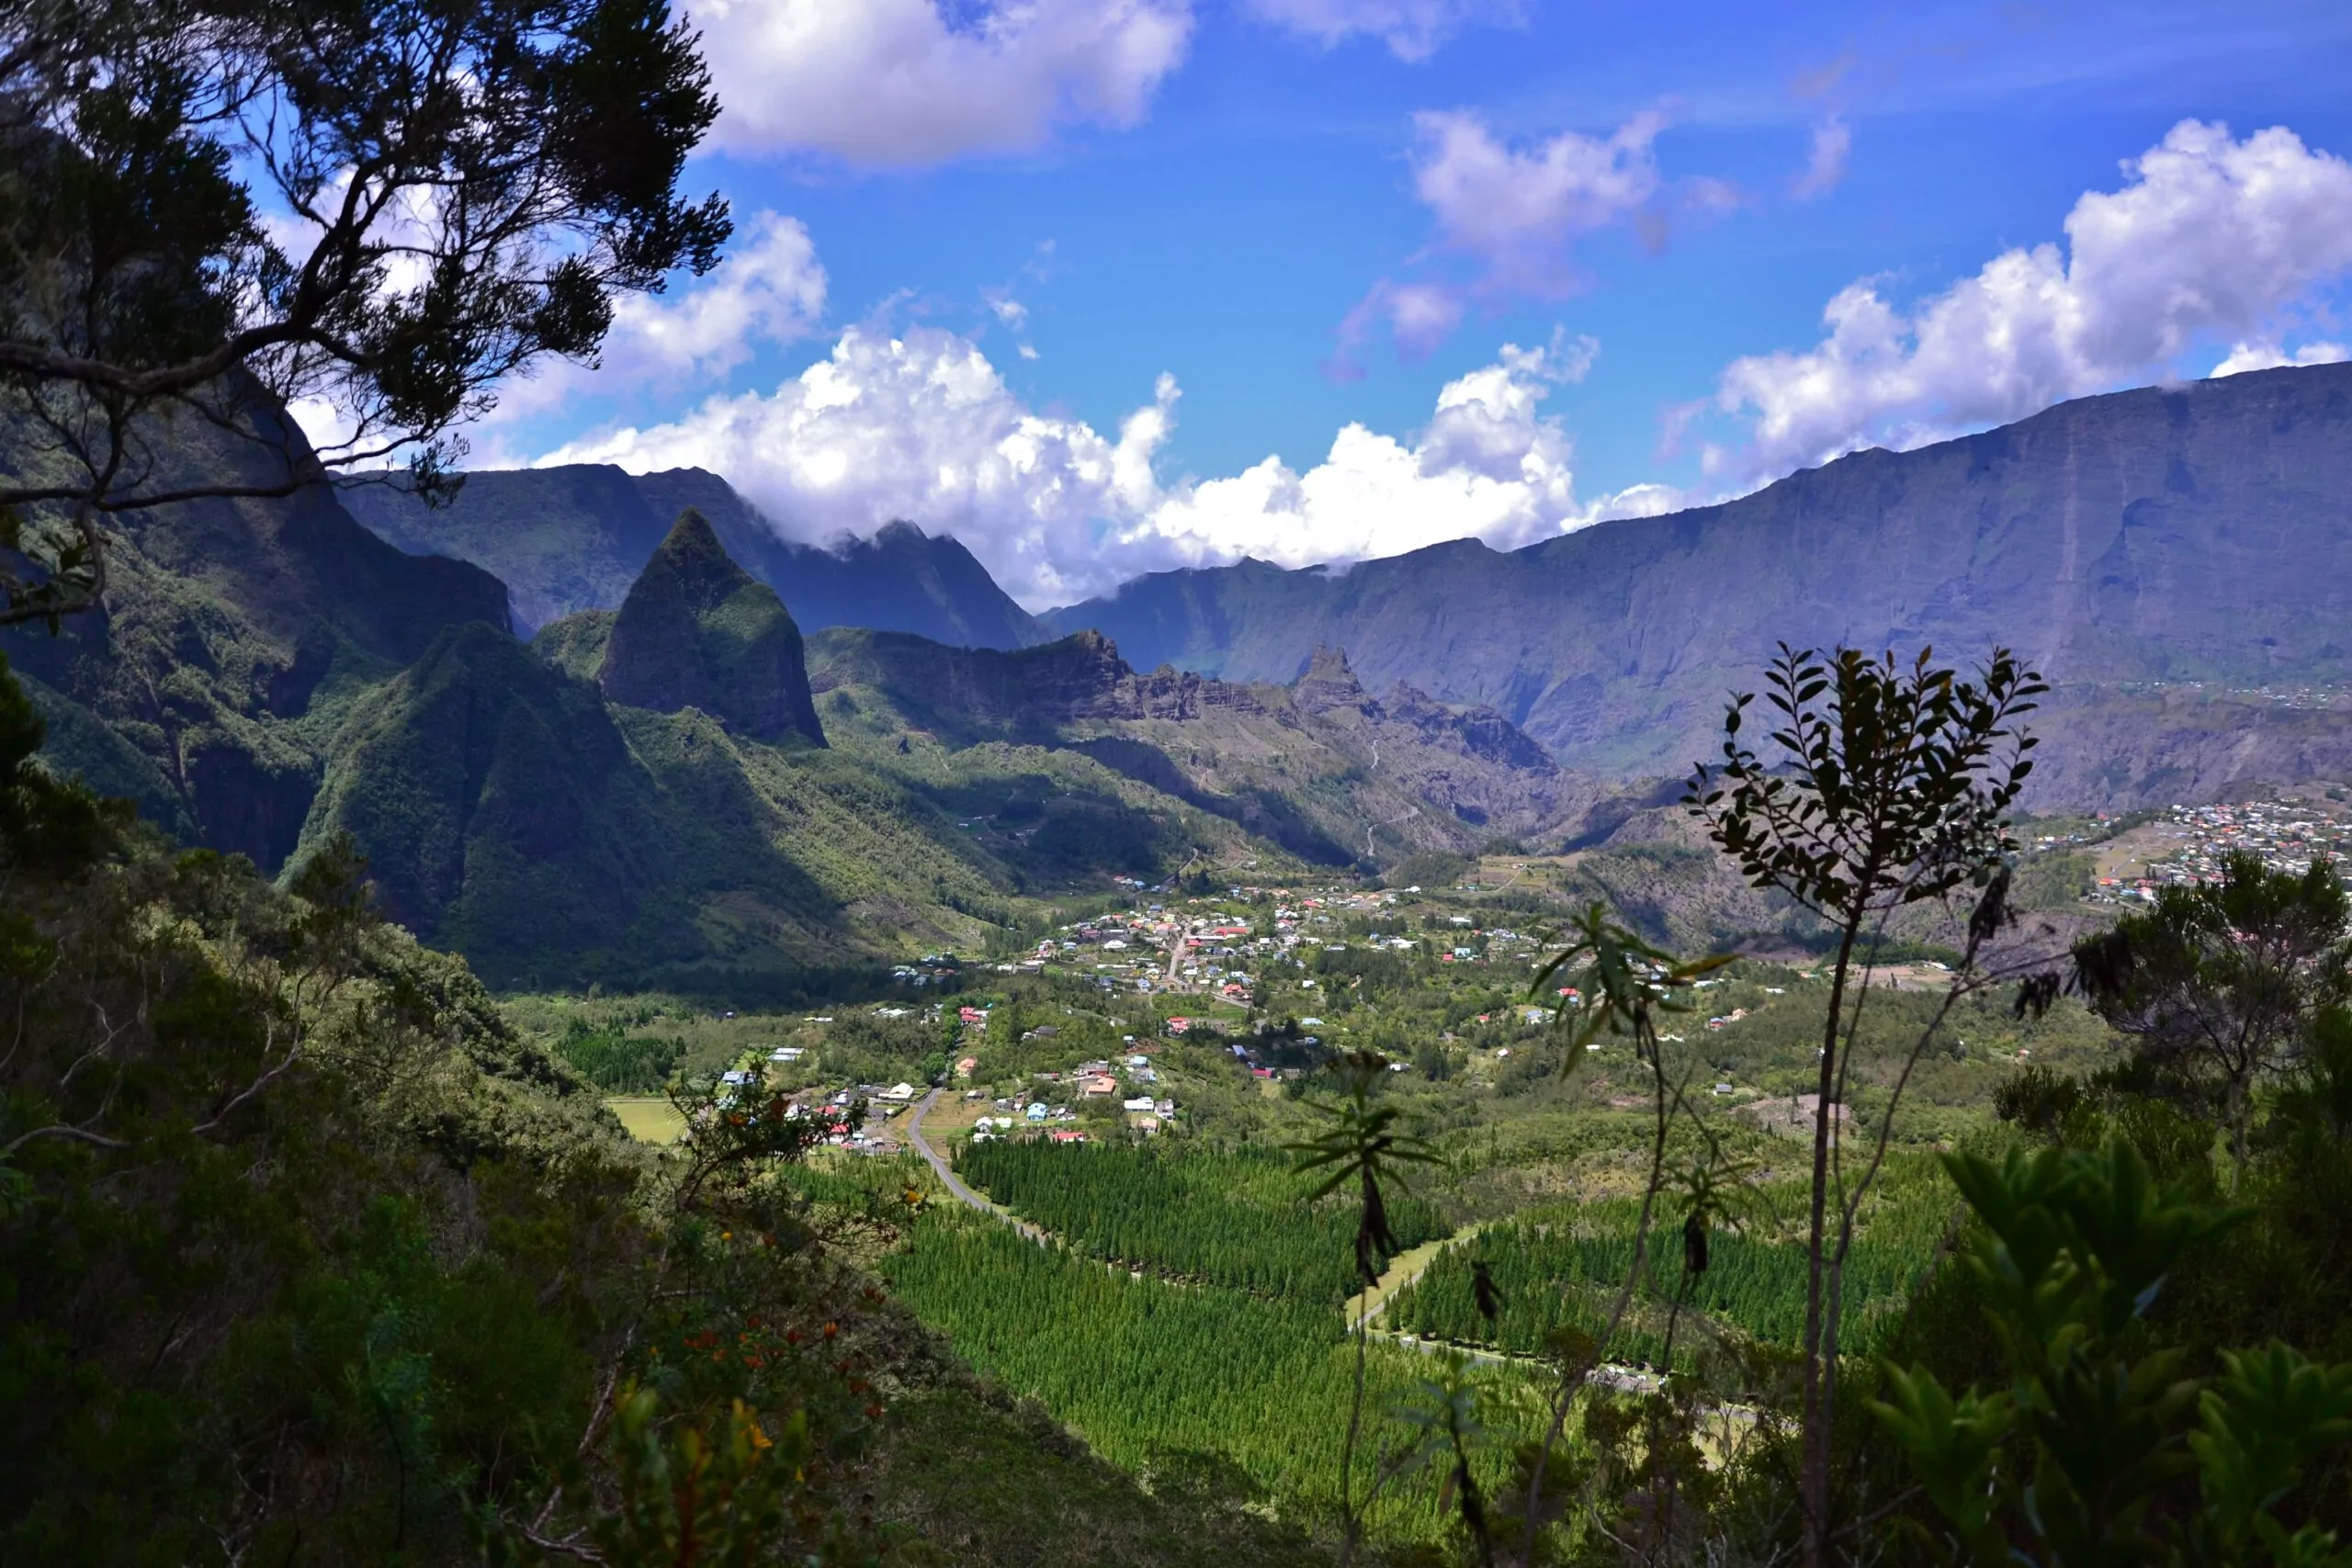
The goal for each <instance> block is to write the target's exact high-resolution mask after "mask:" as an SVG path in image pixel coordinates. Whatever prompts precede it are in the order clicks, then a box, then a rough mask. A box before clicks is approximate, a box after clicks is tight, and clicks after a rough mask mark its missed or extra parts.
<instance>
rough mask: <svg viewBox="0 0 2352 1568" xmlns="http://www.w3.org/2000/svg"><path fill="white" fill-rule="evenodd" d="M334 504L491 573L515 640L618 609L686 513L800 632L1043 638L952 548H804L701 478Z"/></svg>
mask: <svg viewBox="0 0 2352 1568" xmlns="http://www.w3.org/2000/svg"><path fill="white" fill-rule="evenodd" d="M344 495H345V504H346V505H347V506H348V508H349V509H350V511H351V512H352V513H353V515H354V516H356V518H357V519H358V520H359V522H360V523H361V524H362V525H365V526H366V527H368V529H370V530H371V531H373V532H374V533H375V534H377V535H378V536H379V537H381V538H384V539H385V540H387V541H389V542H390V543H391V544H393V545H396V546H398V547H400V548H401V549H403V550H406V551H408V552H410V553H412V554H419V555H443V556H447V557H450V558H453V559H459V560H466V561H470V562H472V563H474V564H476V565H478V566H480V567H481V568H482V569H484V570H488V571H491V572H492V573H495V574H496V575H497V576H498V577H499V578H500V579H501V580H502V581H504V582H506V583H507V585H508V587H509V588H510V590H511V591H512V592H513V593H514V597H515V623H516V626H517V628H518V629H519V630H520V631H522V632H523V633H524V634H525V635H526V636H528V635H533V634H536V633H537V632H538V631H540V630H541V629H543V628H545V627H546V626H549V625H552V624H553V623H554V622H556V621H558V620H560V619H562V618H563V617H565V616H567V615H577V614H580V613H582V612H584V611H591V610H614V609H617V608H619V606H620V602H621V599H622V596H623V595H625V594H626V593H627V592H628V588H629V585H630V584H631V583H633V582H634V581H636V579H637V575H638V573H639V571H641V570H643V569H644V566H645V563H646V562H647V561H648V560H650V559H651V558H652V556H653V552H654V550H655V549H656V548H657V547H659V546H660V545H661V543H662V538H663V537H664V536H666V534H667V532H668V529H669V525H670V520H671V519H673V518H675V517H676V516H677V515H678V513H680V512H682V511H684V509H686V508H687V507H689V506H691V507H693V508H695V510H696V511H698V512H700V513H702V514H703V515H704V517H705V518H706V519H707V521H708V523H709V524H710V526H711V529H712V531H713V533H715V534H716V535H717V536H718V539H719V540H720V542H721V543H722V544H723V545H724V546H725V547H726V549H727V552H728V554H729V557H730V558H732V559H733V560H734V561H735V562H736V563H737V564H738V565H740V566H741V567H742V568H743V569H744V570H746V571H748V572H750V573H751V575H752V577H754V578H756V579H758V580H759V581H762V582H764V583H766V584H767V585H768V586H769V587H770V588H772V589H774V590H775V592H776V593H777V594H778V595H779V596H780V597H782V598H783V600H784V601H785V603H786V604H788V605H790V606H791V607H792V611H793V615H794V618H795V620H796V621H797V623H798V624H799V625H800V626H801V628H802V629H803V630H804V631H815V630H818V629H820V628H822V627H825V626H876V627H879V628H881V629H884V630H890V631H909V632H914V633H917V634H918V635H921V636H923V637H931V638H932V639H933V640H934V641H938V642H944V643H947V644H949V645H950V646H964V647H983V648H1004V649H1011V648H1023V647H1028V646H1030V645H1032V644H1035V643H1039V642H1049V641H1051V640H1053V637H1054V635H1055V634H1054V633H1052V632H1051V631H1049V630H1047V629H1046V627H1045V626H1044V625H1043V624H1042V623H1041V622H1039V621H1038V620H1037V619H1036V618H1035V616H1033V615H1030V614H1029V613H1028V612H1027V611H1026V610H1023V608H1021V606H1020V605H1018V604H1014V603H1013V601H1012V598H1011V596H1010V595H1008V594H1007V593H1005V592H1004V591H1003V590H1002V589H1001V588H1000V587H999V586H998V585H997V583H996V581H995V579H993V578H992V577H990V576H989V573H988V570H987V569H986V568H984V567H983V566H981V565H980V563H979V561H978V559H976V558H974V557H973V555H972V553H971V551H969V550H968V549H967V548H965V547H964V546H963V545H962V543H960V542H959V541H958V540H956V538H955V537H953V536H949V535H939V536H933V535H929V534H926V533H925V532H923V530H922V529H921V528H919V527H917V526H915V525H913V524H911V523H903V522H899V523H890V524H887V525H884V526H883V527H882V528H880V529H879V530H877V531H876V533H875V534H874V536H871V537H868V538H859V537H856V536H842V538H839V539H837V540H835V541H834V542H833V543H832V544H831V546H819V545H809V544H802V543H799V542H797V541H794V540H789V539H786V538H785V537H783V536H781V535H780V534H779V533H778V532H777V531H776V529H775V525H774V524H773V523H772V522H771V521H770V520H769V519H768V517H767V516H766V515H765V514H764V513H762V512H761V511H760V510H759V509H758V508H757V507H756V506H753V505H752V503H751V502H748V501H746V500H745V499H744V498H743V497H742V496H741V494H740V493H739V492H737V491H736V490H735V489H734V488H733V487H732V486H731V485H729V483H728V482H727V481H726V480H725V479H721V478H720V477H719V476H718V475H716V474H713V473H710V472H708V471H707V470H706V469H702V468H671V469H665V470H663V471H661V472H658V473H651V474H630V473H628V472H627V471H626V470H624V469H622V468H616V467H613V466H611V465H609V464H602V463H574V464H563V465H559V466H555V467H551V468H486V469H480V470H476V471H474V472H472V473H469V474H468V475H466V476H465V483H464V485H463V486H462V487H461V488H460V489H459V491H458V496H457V498H456V500H454V501H452V502H448V503H447V504H446V505H443V506H439V507H428V506H426V505H425V504H424V502H421V501H419V500H417V499H416V498H415V496H414V495H413V493H411V492H410V491H409V490H408V488H407V486H406V483H405V481H404V480H402V479H400V478H398V477H396V476H374V477H372V479H371V482H368V483H363V484H356V485H352V486H350V487H347V488H346V489H345V491H344Z"/></svg>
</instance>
